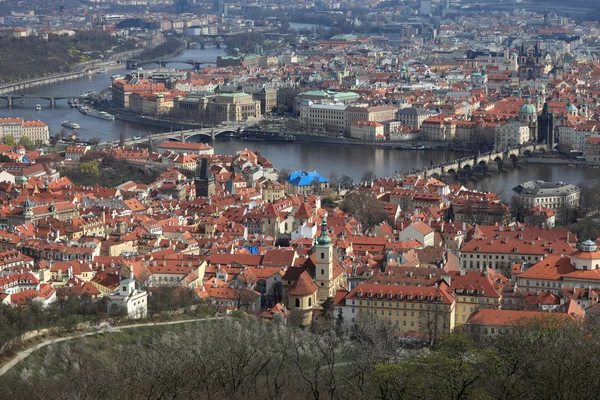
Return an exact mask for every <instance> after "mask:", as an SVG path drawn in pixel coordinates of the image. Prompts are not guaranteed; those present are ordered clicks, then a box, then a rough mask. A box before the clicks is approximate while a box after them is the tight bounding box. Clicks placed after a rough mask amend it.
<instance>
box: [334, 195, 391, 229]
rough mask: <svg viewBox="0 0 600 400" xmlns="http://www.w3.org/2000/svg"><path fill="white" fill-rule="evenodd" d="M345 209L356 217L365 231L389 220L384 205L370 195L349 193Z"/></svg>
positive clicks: (345, 200) (344, 205)
mask: <svg viewBox="0 0 600 400" xmlns="http://www.w3.org/2000/svg"><path fill="white" fill-rule="evenodd" d="M343 209H344V211H346V212H348V213H350V214H351V215H353V216H354V217H356V218H357V219H358V220H359V221H360V223H361V224H362V226H363V228H364V229H365V230H370V229H372V228H373V227H375V225H378V224H380V223H382V222H383V221H386V220H387V219H388V214H387V213H386V211H385V208H384V206H383V203H382V202H381V201H379V200H377V199H376V198H375V197H373V196H372V195H371V194H369V193H360V192H352V193H349V194H348V195H346V197H345V199H344V204H343Z"/></svg>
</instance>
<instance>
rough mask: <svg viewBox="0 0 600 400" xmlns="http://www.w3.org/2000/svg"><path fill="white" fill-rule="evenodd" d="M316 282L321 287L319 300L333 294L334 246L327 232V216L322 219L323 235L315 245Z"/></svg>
mask: <svg viewBox="0 0 600 400" xmlns="http://www.w3.org/2000/svg"><path fill="white" fill-rule="evenodd" d="M315 255H316V260H315V283H316V284H317V287H318V288H319V293H318V300H319V301H322V300H325V299H327V298H328V297H331V296H333V294H334V293H331V288H332V286H333V282H332V280H333V261H334V256H333V246H332V244H331V238H330V237H329V235H328V234H327V218H325V217H323V220H322V221H321V235H319V237H318V238H317V244H316V245H315Z"/></svg>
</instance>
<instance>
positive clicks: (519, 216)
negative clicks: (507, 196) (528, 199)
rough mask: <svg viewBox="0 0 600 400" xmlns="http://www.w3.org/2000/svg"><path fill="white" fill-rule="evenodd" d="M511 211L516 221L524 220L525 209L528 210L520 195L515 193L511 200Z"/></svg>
mask: <svg viewBox="0 0 600 400" xmlns="http://www.w3.org/2000/svg"><path fill="white" fill-rule="evenodd" d="M510 211H511V214H512V217H513V218H514V219H515V221H517V222H523V221H524V220H525V211H527V210H526V208H525V205H524V204H523V202H522V201H521V198H520V197H519V196H517V195H514V196H513V197H512V199H511V200H510Z"/></svg>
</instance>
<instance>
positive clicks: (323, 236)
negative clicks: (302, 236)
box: [317, 216, 331, 246]
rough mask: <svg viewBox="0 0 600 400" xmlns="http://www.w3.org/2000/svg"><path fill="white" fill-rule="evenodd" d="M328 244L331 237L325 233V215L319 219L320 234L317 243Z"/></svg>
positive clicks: (320, 244)
mask: <svg viewBox="0 0 600 400" xmlns="http://www.w3.org/2000/svg"><path fill="white" fill-rule="evenodd" d="M329 244H331V238H330V237H329V235H328V234H327V217H326V216H323V219H322V220H321V234H320V235H319V237H318V238H317V245H319V246H327V245H329Z"/></svg>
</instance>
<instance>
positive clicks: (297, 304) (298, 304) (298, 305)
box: [296, 299, 300, 307]
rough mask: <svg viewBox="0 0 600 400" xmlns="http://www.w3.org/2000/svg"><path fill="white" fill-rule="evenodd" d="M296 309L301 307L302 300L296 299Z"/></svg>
mask: <svg viewBox="0 0 600 400" xmlns="http://www.w3.org/2000/svg"><path fill="white" fill-rule="evenodd" d="M296 307H300V299H296Z"/></svg>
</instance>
